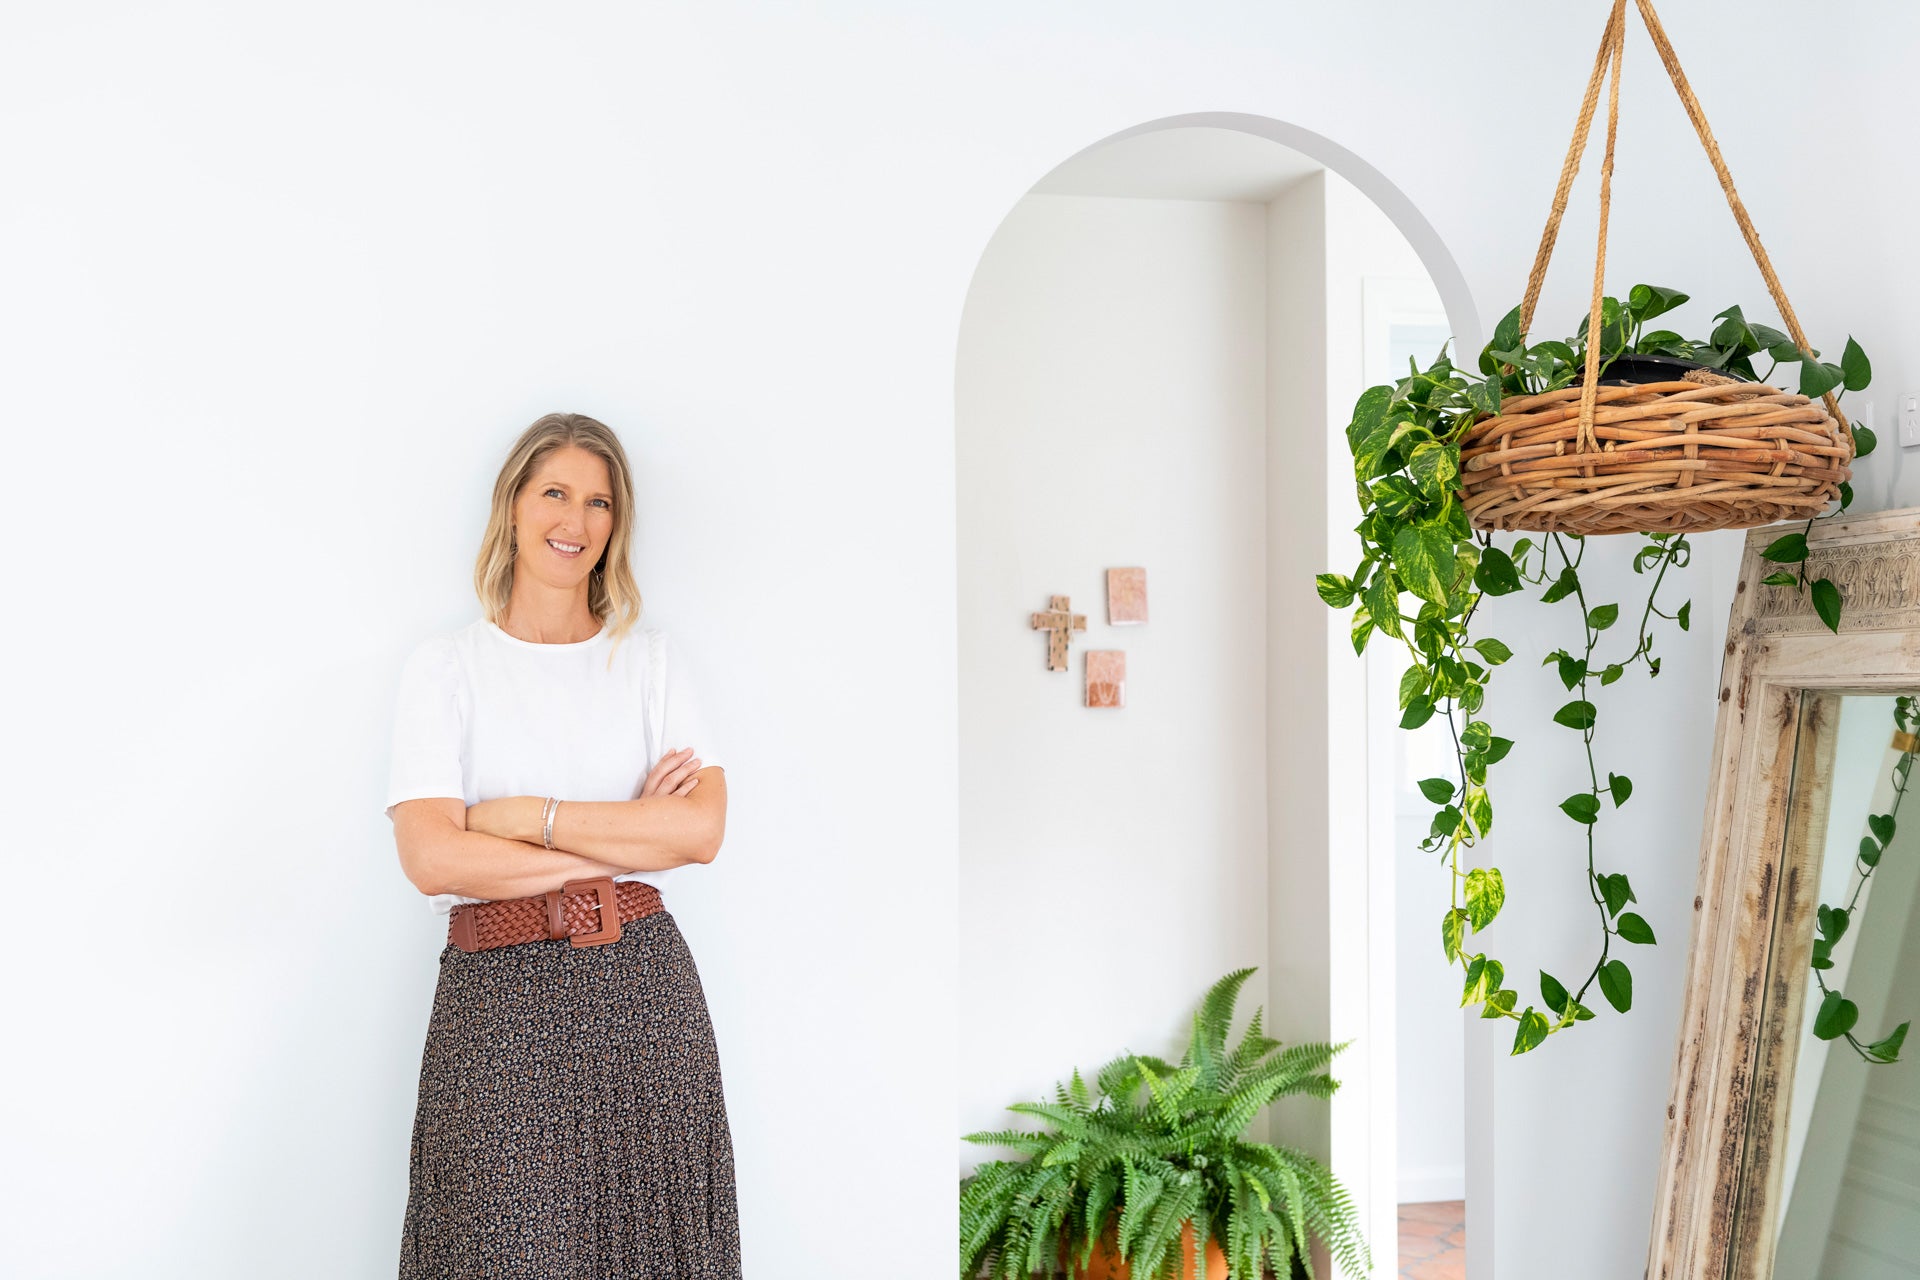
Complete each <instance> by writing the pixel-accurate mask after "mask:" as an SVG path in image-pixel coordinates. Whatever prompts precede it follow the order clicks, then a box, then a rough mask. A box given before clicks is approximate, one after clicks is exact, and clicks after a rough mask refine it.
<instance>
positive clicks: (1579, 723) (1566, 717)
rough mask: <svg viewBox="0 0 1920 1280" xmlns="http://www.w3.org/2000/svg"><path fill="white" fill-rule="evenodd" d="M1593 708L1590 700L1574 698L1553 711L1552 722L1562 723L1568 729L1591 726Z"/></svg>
mask: <svg viewBox="0 0 1920 1280" xmlns="http://www.w3.org/2000/svg"><path fill="white" fill-rule="evenodd" d="M1593 721H1594V710H1593V704H1592V703H1591V702H1585V701H1582V700H1581V699H1579V698H1575V699H1574V700H1573V701H1572V702H1569V703H1568V704H1567V705H1566V706H1564V707H1561V708H1560V709H1559V710H1558V711H1556V712H1554V713H1553V722H1554V723H1555V724H1563V725H1565V726H1567V728H1569V729H1591V728H1593Z"/></svg>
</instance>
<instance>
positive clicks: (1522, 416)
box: [1459, 0, 1854, 534]
mask: <svg viewBox="0 0 1920 1280" xmlns="http://www.w3.org/2000/svg"><path fill="white" fill-rule="evenodd" d="M1639 8H1640V12H1641V15H1642V17H1643V19H1644V20H1645V24H1646V27H1647V32H1648V34H1649V35H1650V36H1651V37H1652V38H1653V42H1654V45H1655V47H1656V48H1657V49H1658V50H1659V53H1660V57H1661V61H1662V62H1663V63H1664V64H1665V66H1666V69H1667V73H1668V75H1669V76H1670V78H1671V79H1672V80H1673V85H1674V88H1675V90H1676V91H1677V92H1678V93H1679V95H1680V100H1681V103H1682V104H1683V105H1684V106H1685V107H1686V110H1687V115H1688V116H1689V117H1690V118H1691V119H1692V121H1693V124H1694V128H1695V130H1696V132H1697V133H1698V134H1699V136H1700V141H1701V144H1702V146H1704V147H1705V149H1706V152H1707V158H1708V160H1710V161H1711V162H1712V164H1713V168H1714V172H1715V173H1716V174H1717V175H1718V176H1719V179H1720V188H1721V190H1722V192H1723V193H1724V194H1725V195H1726V198H1727V203H1728V204H1729V206H1730V207H1731V208H1732V210H1733V215H1734V218H1735V220H1736V221H1737V222H1738V223H1739V225H1740V230H1741V233H1742V235H1743V236H1744V237H1745V239H1746V242H1747V247H1748V248H1749V249H1750V250H1751V251H1752V253H1753V258H1754V261H1755V263H1757V264H1758V265H1759V267H1760V274H1761V275H1762V276H1763V277H1765V279H1766V282H1767V288H1768V290H1769V292H1770V293H1771V294H1772V295H1773V300H1774V303H1775V305H1777V306H1778V307H1779V309H1780V317H1781V319H1782V321H1784V323H1785V324H1786V326H1787V331H1788V333H1789V334H1790V335H1791V339H1792V343H1793V346H1794V347H1795V348H1797V350H1798V351H1799V352H1801V353H1806V355H1807V357H1808V358H1809V359H1811V358H1812V355H1813V352H1812V348H1811V347H1809V346H1808V344H1807V339H1806V334H1805V333H1804V332H1803V331H1802V330H1801V328H1800V321H1799V319H1798V317H1796V316H1795V315H1794V312H1793V307H1792V305H1791V304H1790V303H1789V302H1788V301H1787V296H1786V291H1785V290H1784V289H1783V288H1782V287H1781V284H1780V280H1779V277H1778V276H1776V275H1775V274H1774V270H1773V264H1772V263H1771V262H1770V261H1769V260H1768V258H1767V252H1766V249H1765V248H1764V247H1763V246H1762V245H1761V243H1760V237H1759V234H1758V233H1757V232H1756V231H1755V230H1754V228H1753V223H1752V220H1751V219H1750V218H1749V217H1748V216H1747V211H1746V207H1745V206H1744V205H1743V204H1742V203H1741V201H1740V196H1739V193H1738V192H1736V191H1735V190H1734V186H1733V177H1732V175H1731V174H1730V173H1729V172H1728V171H1727V166H1726V161H1725V160H1724V159H1723V158H1722V157H1721V155H1720V148H1719V145H1718V144H1717V143H1716V142H1715V141H1714V139H1713V133H1712V131H1711V130H1710V129H1708V127H1707V121H1706V116H1705V114H1704V113H1703V112H1702V111H1701V108H1700V104H1699V102H1698V100H1696V99H1695V98H1694V96H1693V91H1692V90H1691V88H1689V87H1688V85H1687V79H1686V75H1685V73H1683V72H1682V71H1681V70H1680V63H1679V60H1678V58H1677V57H1676V56H1675V55H1674V52H1673V47H1672V46H1671V45H1670V44H1669V43H1668V42H1667V38H1666V33H1665V31H1664V30H1662V29H1661V26H1660V23H1659V20H1658V18H1656V17H1655V16H1654V14H1653V11H1652V6H1651V5H1650V4H1648V3H1646V2H1645V0H1641V3H1640V4H1639ZM1625 38H1626V20H1625V4H1624V0H1621V2H1619V3H1616V4H1615V5H1614V9H1613V14H1612V17H1611V19H1610V20H1609V22H1608V24H1607V29H1606V32H1605V34H1604V36H1603V37H1602V39H1601V44H1600V53H1599V56H1598V57H1597V58H1596V59H1595V61H1594V67H1593V74H1592V76H1591V77H1590V79H1589V80H1588V83H1587V92H1586V98H1585V100H1584V101H1583V102H1582V104H1581V111H1580V117H1579V121H1578V123H1577V124H1576V125H1575V126H1574V135H1573V142H1572V145H1571V146H1570V148H1569V149H1568V152H1567V159H1566V163H1565V165H1564V166H1563V167H1562V169H1561V173H1560V184H1559V187H1558V189H1557V190H1556V191H1555V193H1554V201H1553V208H1552V212H1551V213H1550V214H1549V215H1548V219H1547V225H1546V229H1545V231H1544V232H1543V234H1542V236H1541V239H1540V248H1539V251H1538V253H1537V254H1536V255H1535V257H1534V264H1533V274H1532V276H1531V278H1530V279H1529V280H1528V282H1527V293H1526V298H1525V301H1524V302H1523V303H1522V304H1521V307H1520V323H1519V338H1520V341H1519V342H1517V343H1515V344H1514V345H1516V346H1524V345H1525V336H1526V333H1527V330H1528V327H1529V326H1530V324H1531V323H1532V320H1533V312H1534V306H1535V304H1536V303H1537V302H1538V301H1539V297H1540V286H1541V283H1542V282H1543V280H1544V279H1545V276H1546V270H1547V263H1548V262H1549V261H1550V260H1551V258H1552V256H1553V246H1554V241H1555V239H1556V238H1557V236H1558V234H1559V229H1560V219H1561V216H1562V215H1563V214H1564V213H1565V212H1566V206H1567V192H1568V190H1569V189H1570V188H1571V187H1572V184H1573V178H1574V175H1575V174H1576V173H1577V172H1578V171H1579V166H1580V155H1581V153H1582V152H1583V151H1584V150H1585V149H1586V143H1587V135H1588V133H1589V131H1590V129H1591V125H1592V121H1593V115H1594V111H1595V108H1596V106H1597V104H1598V101H1599V94H1600V83H1601V81H1602V79H1603V78H1604V79H1607V80H1608V81H1609V93H1608V106H1607V142H1606V153H1605V158H1604V159H1603V161H1602V165H1601V170H1600V234H1599V245H1598V248H1597V250H1596V252H1595V258H1594V272H1593V300H1592V306H1591V308H1590V312H1589V315H1588V320H1587V328H1586V330H1585V331H1584V332H1585V333H1586V334H1589V335H1599V334H1602V333H1603V332H1604V330H1603V318H1604V317H1603V310H1602V296H1601V287H1602V281H1603V278H1604V276H1605V271H1606V256H1607V216H1608V213H1609V210H1610V206H1611V203H1612V181H1613V151H1614V139H1615V136H1616V134H1617V132H1618V126H1619V111H1620V56H1621V52H1622V49H1623V48H1624V45H1625ZM1614 323H1616V324H1617V323H1618V322H1617V319H1616V320H1615V321H1614ZM1603 345H1604V343H1603V342H1602V341H1589V342H1587V344H1586V367H1585V370H1584V376H1583V377H1581V378H1579V379H1578V381H1577V382H1576V384H1575V385H1573V386H1568V387H1560V388H1558V389H1556V390H1552V391H1546V392H1542V393H1541V394H1538V395H1508V396H1505V397H1504V398H1502V400H1501V402H1500V405H1499V412H1498V413H1497V414H1495V415H1494V416H1491V417H1488V418H1484V419H1482V420H1481V421H1479V422H1475V423H1473V424H1472V425H1471V426H1469V427H1468V428H1467V429H1466V430H1465V432H1463V433H1462V435H1461V436H1460V438H1459V446H1460V475H1459V484H1460V497H1461V502H1462V505H1463V507H1464V508H1465V511H1466V513H1467V517H1468V519H1469V521H1470V522H1471V524H1472V525H1473V527H1474V528H1476V529H1482V530H1513V529H1524V530H1532V531H1539V532H1564V533H1577V534H1589V533H1661V532H1685V531H1690V530H1707V529H1740V528H1747V527H1750V526H1753V525H1761V524H1769V523H1772V522H1774V521H1777V520H1791V519H1802V520H1804V519H1808V518H1810V517H1813V516H1816V515H1818V514H1819V513H1820V512H1821V511H1822V510H1824V509H1825V508H1827V507H1828V506H1830V505H1831V504H1832V503H1833V502H1835V501H1836V500H1838V499H1840V497H1841V495H1842V489H1841V485H1842V484H1843V483H1844V482H1845V481H1846V480H1847V479H1848V478H1849V475H1850V464H1851V463H1852V461H1853V457H1854V441H1853V432H1852V429H1851V428H1850V427H1849V425H1848V423H1847V420H1846V418H1845V416H1844V415H1842V414H1841V412H1840V408H1839V404H1838V402H1837V401H1836V399H1835V397H1834V396H1833V394H1832V393H1831V392H1828V393H1827V394H1825V395H1823V396H1821V397H1820V398H1818V399H1815V398H1811V397H1808V396H1804V395H1800V394H1797V393H1795V392H1790V391H1784V390H1781V389H1780V388H1778V387H1773V386H1769V385H1767V384H1766V383H1764V382H1752V381H1747V380H1744V379H1737V378H1730V377H1727V376H1725V375H1724V374H1720V373H1717V372H1715V371H1713V370H1711V369H1707V368H1703V367H1698V366H1697V362H1692V361H1662V359H1661V358H1660V357H1657V356H1646V355H1620V356H1616V357H1615V358H1614V359H1613V360H1612V361H1611V362H1610V363H1608V365H1607V366H1606V369H1605V372H1604V373H1603V372H1602V368H1601V359H1600V357H1601V348H1602V346H1603ZM1662 363H1670V364H1672V365H1674V366H1676V369H1675V371H1674V372H1673V373H1669V374H1666V375H1665V376H1664V380H1661V379H1662V377H1663V375H1662V372H1661V370H1660V369H1659V365H1661V364H1662ZM1687 365H1695V366H1696V367H1694V368H1691V369H1688V368H1686V366H1687ZM1620 383H1626V384H1628V385H1617V384H1620ZM1609 384H1616V385H1609Z"/></svg>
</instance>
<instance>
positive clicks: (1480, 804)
mask: <svg viewBox="0 0 1920 1280" xmlns="http://www.w3.org/2000/svg"><path fill="white" fill-rule="evenodd" d="M1466 810H1467V818H1468V820H1469V821H1471V822H1472V823H1473V827H1474V830H1475V831H1477V832H1478V833H1479V834H1480V835H1482V836H1484V835H1486V834H1487V833H1488V832H1490V831H1492V830H1493V801H1492V800H1491V799H1490V798H1488V796H1487V789H1486V788H1485V787H1475V788H1473V789H1472V790H1471V791H1469V792H1467V804H1466ZM1494 874H1495V875H1498V874H1499V872H1497V871H1496V872H1494Z"/></svg>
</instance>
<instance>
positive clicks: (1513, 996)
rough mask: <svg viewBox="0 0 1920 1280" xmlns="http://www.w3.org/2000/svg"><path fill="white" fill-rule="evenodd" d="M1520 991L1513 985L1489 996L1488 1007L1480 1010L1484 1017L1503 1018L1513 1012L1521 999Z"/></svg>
mask: <svg viewBox="0 0 1920 1280" xmlns="http://www.w3.org/2000/svg"><path fill="white" fill-rule="evenodd" d="M1519 999H1520V993H1519V992H1518V991H1515V990H1514V989H1513V988H1512V987H1502V988H1501V989H1500V990H1498V991H1496V992H1494V993H1493V994H1492V995H1490V996H1488V997H1487V1007H1486V1008H1484V1009H1482V1010H1481V1011H1480V1016H1481V1017H1483V1018H1503V1017H1505V1016H1506V1015H1507V1014H1509V1013H1512V1012H1513V1006H1514V1005H1515V1004H1516V1003H1517V1002H1518V1001H1519Z"/></svg>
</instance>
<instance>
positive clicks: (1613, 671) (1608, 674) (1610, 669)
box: [1600, 662, 1627, 689]
mask: <svg viewBox="0 0 1920 1280" xmlns="http://www.w3.org/2000/svg"><path fill="white" fill-rule="evenodd" d="M1626 673H1627V669H1626V668H1625V667H1623V666H1621V665H1620V664H1619V663H1617V662H1609V663H1608V664H1607V669H1606V670H1605V671H1602V672H1601V673H1600V687H1601V688H1602V689H1604V688H1606V687H1607V686H1608V685H1610V684H1612V683H1613V682H1614V681H1615V680H1618V679H1619V678H1620V677H1621V676H1623V675H1625V674H1626Z"/></svg>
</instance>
